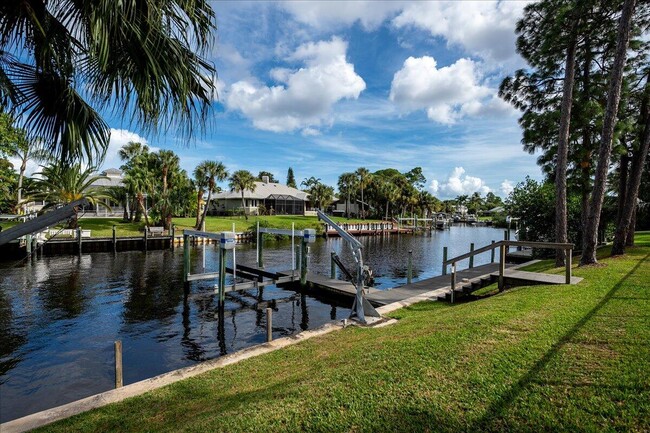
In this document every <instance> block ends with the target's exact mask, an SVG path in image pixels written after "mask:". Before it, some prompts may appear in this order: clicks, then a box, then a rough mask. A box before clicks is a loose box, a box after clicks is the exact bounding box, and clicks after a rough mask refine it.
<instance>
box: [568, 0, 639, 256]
mask: <svg viewBox="0 0 650 433" xmlns="http://www.w3.org/2000/svg"><path fill="white" fill-rule="evenodd" d="M635 6H636V0H625V3H624V4H623V12H622V14H621V19H620V21H619V26H618V36H617V40H616V54H615V57H614V65H613V67H612V71H611V74H610V82H609V84H610V86H609V91H608V94H607V109H606V110H605V118H604V121H603V133H602V137H601V142H600V149H599V152H598V165H597V167H596V178H595V180H594V189H593V192H592V194H591V202H590V206H589V207H590V209H589V218H588V220H587V227H586V230H585V236H584V240H583V248H582V258H581V260H580V264H581V265H589V264H593V263H597V262H598V260H597V259H596V245H597V243H598V225H599V224H600V213H601V211H602V208H603V200H604V199H605V184H606V182H607V171H608V169H609V159H610V156H611V153H612V140H613V138H614V127H615V126H616V118H617V116H618V104H619V102H620V99H621V84H622V82H623V69H624V68H625V61H626V58H627V47H628V45H629V41H630V28H631V27H632V14H633V12H634V7H635Z"/></svg>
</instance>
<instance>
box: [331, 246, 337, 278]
mask: <svg viewBox="0 0 650 433" xmlns="http://www.w3.org/2000/svg"><path fill="white" fill-rule="evenodd" d="M335 254H336V253H335V252H334V251H332V252H331V253H330V278H331V279H333V280H335V279H336V263H334V255H335Z"/></svg>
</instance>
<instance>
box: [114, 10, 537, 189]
mask: <svg viewBox="0 0 650 433" xmlns="http://www.w3.org/2000/svg"><path fill="white" fill-rule="evenodd" d="M525 5H526V2H519V1H501V2H495V1H487V0H486V1H476V2H472V1H458V2H443V1H437V2H424V1H417V2H387V1H382V2H371V1H353V2H343V1H330V2H322V3H320V2H314V1H289V2H260V1H256V2H250V3H246V2H225V1H218V2H213V3H212V6H213V8H214V10H215V13H216V16H217V26H218V30H217V33H216V35H215V44H214V47H213V49H212V50H211V52H210V53H209V58H210V60H211V61H213V62H214V63H215V65H216V68H217V71H218V81H217V89H218V95H217V96H216V97H215V100H214V104H213V110H212V112H211V114H210V117H209V122H208V125H207V131H206V133H205V134H204V135H202V136H200V137H197V138H195V139H194V140H192V141H190V142H187V141H186V140H183V139H180V138H178V137H177V136H175V135H174V134H173V133H169V134H160V135H157V136H147V135H145V134H143V133H141V132H139V131H138V129H137V128H136V127H134V126H133V125H132V124H130V122H128V121H127V120H123V119H116V118H111V117H107V121H108V123H109V124H110V126H111V128H112V134H111V143H110V146H109V150H108V152H107V156H106V160H105V163H104V166H103V167H104V168H109V167H119V165H120V164H121V163H120V161H119V158H118V156H117V152H118V150H119V148H120V147H121V146H122V145H124V144H126V143H127V142H129V141H140V142H143V143H147V144H148V145H149V146H150V147H152V148H154V149H170V150H173V151H174V152H176V153H177V154H178V155H179V156H180V157H181V165H182V167H183V168H185V169H186V170H187V171H188V172H189V173H191V171H192V170H193V169H194V167H195V166H196V165H197V164H198V163H199V162H201V161H203V160H205V159H211V160H219V161H222V162H223V163H224V164H225V165H226V167H227V168H228V170H229V171H230V172H232V171H234V170H238V169H247V170H250V171H251V172H253V173H254V174H257V172H259V171H261V170H266V171H270V172H272V173H273V174H274V175H275V177H276V178H277V179H278V180H279V181H281V182H285V181H286V175H287V169H288V168H289V167H292V168H293V170H294V173H295V176H296V179H297V181H298V183H300V181H302V180H303V179H305V178H308V177H311V176H315V177H317V178H320V179H321V180H322V181H323V182H324V183H326V184H329V185H333V186H335V185H336V182H337V179H338V176H339V175H340V174H341V173H343V172H347V171H353V170H355V169H357V168H358V167H366V168H368V169H369V170H371V171H375V170H379V169H384V168H389V167H392V168H396V169H398V170H400V171H402V172H405V171H408V170H410V169H412V168H414V167H417V166H420V167H422V169H423V173H424V175H425V176H426V178H427V187H428V188H429V190H430V192H432V193H433V194H435V195H436V196H438V197H439V198H442V199H445V198H453V197H456V196H458V195H461V194H471V193H473V192H475V191H478V192H480V193H482V194H485V193H487V192H488V191H492V192H494V193H495V194H497V195H501V196H505V195H507V194H508V193H509V192H510V191H511V190H512V187H513V186H514V185H516V183H518V182H520V181H522V180H523V179H524V178H525V177H526V176H527V175H530V176H531V177H533V178H535V179H540V178H541V172H540V170H539V168H538V167H537V165H536V163H535V159H536V157H535V156H534V155H529V154H528V153H526V152H524V151H523V149H522V146H521V144H520V141H521V129H520V127H519V126H518V123H517V118H518V117H519V113H518V112H517V111H516V110H515V109H513V108H512V107H511V106H509V105H508V104H506V103H505V102H503V101H502V100H500V99H499V97H498V96H497V91H498V86H499V84H500V82H501V80H502V79H503V78H504V77H505V76H507V75H509V74H512V73H513V72H514V71H515V70H517V69H519V68H525V67H526V64H525V62H524V61H523V60H522V59H521V57H519V55H518V54H517V53H516V51H515V38H516V36H515V32H514V29H515V24H516V22H517V19H518V18H519V17H520V16H521V14H522V11H523V8H524V6H525Z"/></svg>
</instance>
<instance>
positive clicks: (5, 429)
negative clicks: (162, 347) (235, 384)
mask: <svg viewBox="0 0 650 433" xmlns="http://www.w3.org/2000/svg"><path fill="white" fill-rule="evenodd" d="M340 329H343V325H342V324H341V323H340V322H334V323H326V324H325V325H323V326H321V327H319V328H316V329H312V330H308V331H303V332H300V333H298V334H296V335H292V336H290V337H283V338H278V339H277V340H273V341H272V342H270V343H263V344H259V345H256V346H252V347H249V348H246V349H243V350H240V351H238V352H235V353H233V354H231V355H226V356H223V357H220V358H217V359H213V360H210V361H205V362H202V363H200V364H196V365H192V366H189V367H185V368H181V369H178V370H174V371H170V372H168V373H163V374H161V375H159V376H154V377H152V378H149V379H145V380H142V381H140V382H135V383H132V384H130V385H126V386H124V387H122V388H117V389H112V390H109V391H105V392H102V393H99V394H95V395H92V396H90V397H86V398H83V399H81V400H77V401H73V402H71V403H67V404H64V405H62V406H58V407H54V408H51V409H46V410H44V411H41V412H36V413H33V414H31V415H27V416H24V417H22V418H17V419H15V420H12V421H8V422H6V423H3V424H0V431H2V433H21V432H25V431H28V430H32V429H35V428H37V427H42V426H44V425H47V424H50V423H53V422H55V421H60V420H62V419H65V418H69V417H71V416H74V415H78V414H80V413H83V412H86V411H89V410H91V409H96V408H100V407H102V406H106V405H108V404H110V403H116V402H120V401H122V400H125V399H127V398H130V397H135V396H138V395H142V394H144V393H146V392H149V391H153V390H155V389H158V388H162V387H164V386H167V385H170V384H172V383H175V382H178V381H181V380H184V379H188V378H191V377H195V376H198V375H200V374H203V373H206V372H208V371H211V370H215V369H218V368H223V367H225V366H228V365H231V364H235V363H237V362H240V361H243V360H245V359H249V358H254V357H256V356H259V355H263V354H265V353H270V352H274V351H276V350H278V349H282V348H284V347H288V346H292V345H294V344H297V343H300V342H301V341H304V340H309V339H311V338H314V337H318V336H321V335H325V334H329V333H330V332H333V331H338V330H340Z"/></svg>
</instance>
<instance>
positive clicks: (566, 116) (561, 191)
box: [555, 20, 578, 267]
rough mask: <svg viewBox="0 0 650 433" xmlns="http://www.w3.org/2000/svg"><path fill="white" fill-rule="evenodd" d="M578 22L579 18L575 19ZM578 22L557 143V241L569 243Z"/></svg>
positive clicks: (560, 254)
mask: <svg viewBox="0 0 650 433" xmlns="http://www.w3.org/2000/svg"><path fill="white" fill-rule="evenodd" d="M575 22H576V23H577V20H576V21H575ZM576 31H577V29H576V24H574V27H573V29H572V32H571V33H572V34H571V39H570V40H569V45H568V46H567V54H566V65H565V71H564V86H563V89H562V106H561V108H560V136H559V139H558V145H557V167H556V170H555V242H559V243H567V242H568V235H567V231H568V229H567V226H568V223H567V198H566V195H567V193H566V170H567V159H568V155H569V130H570V125H571V106H572V102H573V83H574V81H575V63H576V49H577V45H578V44H577V42H576ZM564 254H565V251H564V250H556V255H555V266H558V267H559V266H564Z"/></svg>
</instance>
